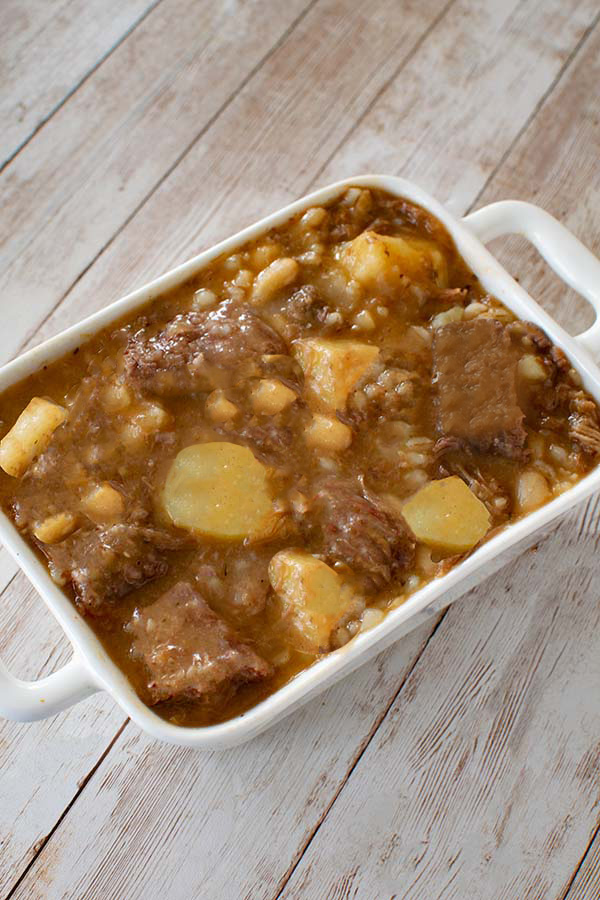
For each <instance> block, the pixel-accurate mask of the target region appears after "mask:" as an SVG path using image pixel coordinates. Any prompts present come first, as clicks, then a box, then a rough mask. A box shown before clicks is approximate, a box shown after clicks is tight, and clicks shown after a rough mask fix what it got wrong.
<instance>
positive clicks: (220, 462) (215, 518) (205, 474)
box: [163, 441, 281, 541]
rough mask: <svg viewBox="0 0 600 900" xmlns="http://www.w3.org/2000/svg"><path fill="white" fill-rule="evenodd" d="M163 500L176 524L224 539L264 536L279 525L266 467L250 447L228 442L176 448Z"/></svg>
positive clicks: (258, 538)
mask: <svg viewBox="0 0 600 900" xmlns="http://www.w3.org/2000/svg"><path fill="white" fill-rule="evenodd" d="M163 499H164V505H165V509H166V511H167V513H168V515H169V516H170V518H171V520H172V521H173V523H174V524H175V525H178V526H179V527H180V528H187V529H188V530H189V531H193V532H196V533H197V534H202V535H206V536H208V537H213V538H219V539H221V540H232V541H234V540H243V539H244V538H249V539H251V540H260V539H263V538H266V537H269V536H270V535H271V534H272V533H273V532H274V531H275V530H276V529H277V527H278V525H279V524H280V518H281V514H280V513H279V514H278V513H277V512H276V511H275V510H274V508H273V500H272V497H271V491H270V489H269V484H268V481H267V470H266V468H265V467H264V466H263V465H262V463H260V462H259V461H258V460H257V459H256V457H255V456H254V455H253V454H252V451H251V450H249V449H248V447H240V446H239V445H238V444H230V443H227V442H225V441H215V442H211V443H208V444H193V445H192V446H191V447H186V448H185V450H182V451H181V452H180V453H178V454H177V456H176V457H175V460H174V462H173V463H172V464H171V468H170V469H169V473H168V475H167V480H166V483H165V488H164V495H163Z"/></svg>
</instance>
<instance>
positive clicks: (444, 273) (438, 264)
mask: <svg viewBox="0 0 600 900" xmlns="http://www.w3.org/2000/svg"><path fill="white" fill-rule="evenodd" d="M341 261H342V263H343V264H344V265H345V266H346V268H347V269H348V271H349V272H350V274H351V275H352V277H353V278H355V279H356V280H357V281H359V282H360V283H361V284H363V285H364V286H365V287H367V288H369V290H373V291H382V292H385V291H386V290H387V291H389V290H390V289H392V290H393V289H395V288H397V287H398V286H399V285H400V284H401V282H402V278H403V276H406V277H408V278H410V280H411V281H418V282H421V283H430V284H431V283H433V284H436V285H437V286H438V287H446V286H447V283H448V265H447V261H446V257H445V256H444V254H443V253H442V252H441V250H439V248H438V247H437V246H436V245H435V244H434V243H432V242H431V241H428V240H426V239H424V238H417V237H392V236H391V235H387V234H377V233H376V232H375V231H363V233H362V234H359V235H358V237H356V238H354V240H353V241H351V242H350V243H349V244H348V246H347V247H346V248H345V249H344V251H343V253H342V257H341Z"/></svg>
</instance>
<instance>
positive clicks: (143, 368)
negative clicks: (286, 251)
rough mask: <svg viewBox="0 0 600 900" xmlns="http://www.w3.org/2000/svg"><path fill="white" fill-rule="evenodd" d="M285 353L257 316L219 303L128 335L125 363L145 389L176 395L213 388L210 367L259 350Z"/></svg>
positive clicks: (225, 365) (236, 361) (257, 353)
mask: <svg viewBox="0 0 600 900" xmlns="http://www.w3.org/2000/svg"><path fill="white" fill-rule="evenodd" d="M285 353H286V347H285V344H284V342H283V340H282V339H281V338H280V336H279V335H278V334H277V332H276V331H274V330H273V329H272V328H271V327H270V326H269V325H267V323H266V322H264V321H263V320H262V319H261V318H260V317H259V316H257V315H256V314H255V313H253V312H252V311H251V310H249V309H247V308H244V307H238V308H236V307H233V306H232V305H231V304H228V303H222V304H220V306H218V307H217V308H216V309H214V310H211V311H210V312H187V313H184V314H182V315H179V316H176V317H175V318H174V319H172V320H171V322H169V324H168V325H167V326H166V327H165V328H164V329H163V330H162V331H159V332H158V334H156V335H152V336H148V335H147V334H146V333H145V331H144V330H142V331H141V332H138V333H137V334H135V335H133V337H131V338H130V340H129V344H128V346H127V349H126V350H125V367H126V371H127V373H128V375H129V377H130V378H131V379H132V380H133V381H134V382H135V383H137V384H139V385H140V386H141V387H142V388H143V389H144V390H147V391H149V392H151V393H154V394H161V395H166V396H178V395H179V396H181V395H184V394H188V393H193V392H194V391H205V390H210V389H211V388H212V387H214V385H215V382H214V376H213V368H219V367H223V368H227V369H234V368H237V367H239V365H240V364H242V363H244V362H245V361H247V360H249V359H253V358H255V357H260V356H262V355H263V354H269V355H273V354H285Z"/></svg>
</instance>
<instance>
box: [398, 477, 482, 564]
mask: <svg viewBox="0 0 600 900" xmlns="http://www.w3.org/2000/svg"><path fill="white" fill-rule="evenodd" d="M402 515H403V516H404V519H405V520H406V523H407V524H408V526H409V528H410V529H411V531H412V532H413V534H414V536H415V537H416V539H417V540H418V541H422V542H423V543H424V544H428V545H429V546H430V547H435V548H436V549H438V550H443V551H446V552H447V553H464V552H465V551H467V550H470V549H471V548H472V547H474V546H475V544H477V543H478V542H479V541H480V540H481V539H482V537H484V535H485V534H486V533H487V532H488V530H489V527H490V521H491V520H490V514H489V512H488V511H487V509H486V507H485V505H484V504H483V503H482V502H481V500H479V498H478V497H476V496H475V494H474V493H473V492H472V491H471V490H470V489H469V488H468V487H467V485H466V484H465V482H464V481H463V480H462V479H461V478H459V477H458V476H457V475H451V476H450V477H449V478H440V479H439V481H430V482H429V484H426V485H425V487H423V488H421V490H420V491H417V493H416V494H415V495H414V496H413V497H411V499H410V500H408V502H407V503H405V504H404V505H403V507H402Z"/></svg>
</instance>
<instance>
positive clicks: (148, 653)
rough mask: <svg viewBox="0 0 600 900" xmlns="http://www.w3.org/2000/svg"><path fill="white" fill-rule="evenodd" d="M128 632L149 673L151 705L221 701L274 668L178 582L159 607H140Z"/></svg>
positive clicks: (188, 587)
mask: <svg viewBox="0 0 600 900" xmlns="http://www.w3.org/2000/svg"><path fill="white" fill-rule="evenodd" d="M127 627H128V630H129V631H130V632H131V633H132V634H133V647H132V656H133V657H134V658H137V659H140V660H141V661H142V662H143V664H144V666H145V668H146V670H147V673H148V680H147V690H148V693H149V696H150V702H151V703H152V704H156V703H160V702H162V701H165V700H172V699H178V700H179V699H186V698H196V699H202V700H208V699H211V698H214V697H215V695H218V696H219V697H223V695H227V694H230V693H232V692H233V691H234V690H235V689H236V688H237V687H239V686H240V685H242V684H245V683H248V682H252V681H260V680H262V679H264V678H267V677H268V676H269V675H270V674H271V667H270V666H269V664H268V663H267V662H266V661H265V660H264V659H262V658H261V657H260V656H259V655H258V654H257V653H255V652H254V650H252V648H251V647H249V646H248V645H247V644H244V643H242V642H241V641H240V640H238V639H237V638H236V636H235V635H234V634H233V632H232V631H231V629H230V628H229V626H228V625H227V623H226V622H225V621H224V620H223V619H221V618H220V617H219V616H217V614H216V613H215V612H214V611H213V610H212V609H211V608H210V606H209V605H208V603H207V602H206V600H205V599H204V598H203V597H202V595H201V594H199V593H198V592H197V591H195V590H193V588H192V587H191V586H190V585H189V584H187V583H185V582H180V583H179V584H177V585H175V587H173V588H171V589H170V590H169V591H167V592H166V593H165V594H163V595H162V597H160V598H159V599H158V600H157V601H156V602H155V603H152V604H151V605H150V606H146V607H144V608H143V609H136V610H135V612H134V614H133V618H132V620H131V622H130V623H129V625H128V626H127Z"/></svg>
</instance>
